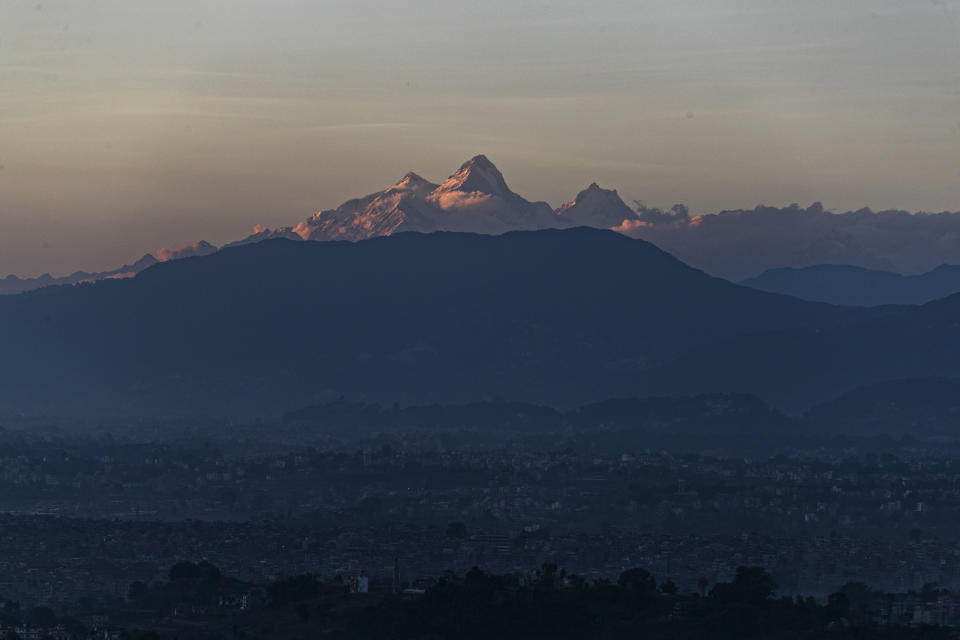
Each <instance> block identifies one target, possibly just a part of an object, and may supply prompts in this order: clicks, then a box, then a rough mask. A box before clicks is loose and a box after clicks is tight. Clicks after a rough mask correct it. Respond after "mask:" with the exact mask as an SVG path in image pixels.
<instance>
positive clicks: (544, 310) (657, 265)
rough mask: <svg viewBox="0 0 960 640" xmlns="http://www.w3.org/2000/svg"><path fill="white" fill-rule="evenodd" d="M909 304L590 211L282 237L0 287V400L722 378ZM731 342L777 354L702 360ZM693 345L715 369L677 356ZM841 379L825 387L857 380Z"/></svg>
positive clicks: (580, 395)
mask: <svg viewBox="0 0 960 640" xmlns="http://www.w3.org/2000/svg"><path fill="white" fill-rule="evenodd" d="M923 311H924V312H925V313H926V312H927V311H928V310H927V309H926V308H924V309H923ZM913 313H916V312H913ZM951 313H952V312H951ZM901 315H902V316H904V317H905V318H906V317H909V318H911V319H913V318H914V317H915V316H914V315H910V313H908V312H904V311H901V310H899V309H888V308H880V309H858V308H843V307H835V306H831V305H826V304H820V303H811V302H805V301H801V300H798V299H795V298H790V297H787V296H781V295H776V294H771V293H766V292H762V291H758V290H755V289H750V288H747V287H742V286H738V285H735V284H732V283H730V282H728V281H725V280H722V279H718V278H714V277H711V276H709V275H707V274H705V273H703V272H701V271H697V270H695V269H692V268H690V267H688V266H686V265H684V264H683V263H681V262H680V261H678V260H676V259H675V258H673V257H672V256H670V255H669V254H667V253H665V252H663V251H661V250H659V249H657V248H656V247H654V246H653V245H651V244H649V243H647V242H644V241H640V240H632V239H630V238H627V237H625V236H623V235H621V234H617V233H613V232H610V231H602V230H592V229H589V228H584V227H578V228H574V229H569V230H544V231H538V232H513V233H507V234H504V235H500V236H487V235H476V234H462V233H433V234H426V235H425V234H419V233H400V234H396V235H393V236H390V237H383V238H374V239H370V240H364V241H359V242H320V243H317V242H293V241H289V240H283V239H277V240H272V241H267V242H261V243H256V244H251V245H247V246H241V247H234V248H230V249H225V250H221V251H219V252H217V253H214V254H212V255H208V256H203V257H194V258H188V259H182V260H176V261H169V262H165V263H161V264H157V265H154V266H153V267H151V268H149V269H147V270H145V271H143V272H142V273H140V274H139V275H137V276H136V277H133V278H128V279H122V280H107V281H101V282H96V283H92V284H83V285H78V286H72V287H51V288H46V289H43V290H40V291H35V292H30V293H26V294H22V295H18V296H4V297H2V298H0V353H2V354H3V357H2V358H0V414H10V413H15V412H25V413H30V414H51V413H55V414H59V415H101V414H103V415H106V414H110V415H198V414H211V415H237V416H250V415H257V414H262V415H268V414H275V413H277V412H280V411H283V410H288V409H291V408H294V407H297V406H304V405H306V404H309V403H311V402H312V401H315V400H316V399H318V398H323V397H328V396H329V395H330V394H331V393H336V394H343V395H345V396H347V397H350V398H358V399H367V400H375V401H382V402H394V401H396V402H401V403H404V404H406V403H409V404H417V403H430V402H445V403H449V402H469V401H476V400H478V399H483V398H504V399H510V400H522V401H529V402H539V403H544V404H549V405H553V406H572V405H574V404H583V403H586V402H591V401H596V400H602V399H604V398H609V397H611V396H630V395H646V394H647V393H648V391H650V392H653V391H656V392H657V393H658V394H661V395H671V394H674V393H677V392H684V393H686V392H687V390H688V387H690V386H691V385H693V384H697V385H699V386H700V387H701V388H704V387H706V386H709V385H705V384H701V383H702V382H703V381H704V380H705V378H704V376H706V375H707V374H708V373H710V374H713V373H717V375H718V377H717V378H710V383H711V384H712V385H713V386H715V387H717V388H719V389H720V390H724V391H725V390H726V389H725V388H724V387H727V386H730V385H731V384H732V383H736V382H737V381H738V380H740V379H741V378H743V377H744V376H755V377H760V378H764V377H766V378H767V379H768V380H767V382H770V381H776V380H778V379H779V378H781V377H783V375H785V374H783V373H780V372H777V371H771V370H769V369H760V370H758V371H756V372H747V371H744V370H743V369H744V367H747V366H750V365H751V363H752V362H753V361H755V360H758V359H759V360H761V361H763V362H764V364H765V365H766V364H767V362H766V360H764V358H765V357H766V356H767V355H768V354H774V353H777V350H778V349H779V350H782V347H783V345H782V344H780V343H775V344H774V345H773V347H769V348H768V346H767V345H766V344H764V343H763V338H762V336H777V335H781V334H782V335H785V336H787V340H788V342H787V345H788V346H789V345H790V344H793V343H792V342H789V340H790V337H789V336H792V335H793V333H796V334H797V335H801V336H804V337H805V339H806V340H808V341H811V342H812V343H813V344H814V346H816V347H818V348H819V347H820V346H821V345H820V344H819V343H816V340H817V336H832V335H835V334H837V332H841V334H842V332H845V331H846V332H850V333H851V334H852V335H855V336H856V335H858V334H859V333H860V332H861V331H862V329H860V327H869V328H870V331H871V332H872V333H867V334H864V335H865V336H866V335H874V334H877V335H883V336H886V338H887V339H888V341H889V335H887V334H885V333H883V332H884V330H885V329H884V327H885V326H886V325H884V324H883V323H884V322H893V321H894V317H896V318H899V317H900V316H901ZM911 321H913V322H916V321H915V320H911ZM898 326H899V325H898ZM890 330H891V331H894V330H895V328H894V327H892V328H891V329H890ZM791 332H793V333H791ZM818 332H819V333H818ZM808 334H809V335H808ZM756 335H760V336H761V340H760V343H759V346H756V345H757V343H755V342H751V340H754V341H755V340H756V339H757V338H755V337H754V336H756ZM842 335H846V334H842ZM925 335H929V336H930V339H931V340H933V339H934V336H936V335H937V333H936V331H933V332H929V333H928V334H925ZM731 340H740V341H744V342H743V344H745V345H747V346H746V347H745V348H746V349H757V348H760V349H764V350H766V353H755V352H751V351H746V352H743V351H737V350H732V351H730V352H724V353H728V355H727V359H726V360H725V361H723V362H720V361H718V360H716V359H713V360H711V359H709V358H708V356H709V355H710V354H711V353H713V352H711V351H710V350H709V349H711V348H716V347H715V345H727V344H734V343H731V342H730V341H731ZM861 342H862V340H861ZM856 344H860V342H858V343H856ZM946 346H948V347H949V344H947V345H946ZM885 350H889V345H888V346H887V348H886V349H885ZM804 353H805V352H804ZM811 353H813V352H811ZM898 353H899V352H898ZM942 353H943V354H945V355H946V354H949V353H950V350H949V348H947V349H945V350H944V351H943V352H942ZM801 355H803V354H801ZM821 357H822V358H823V359H824V363H831V362H833V360H834V359H835V358H834V357H833V356H832V355H831V354H829V353H827V354H823V355H822V356H821ZM878 357H879V355H878ZM689 358H695V360H694V362H696V363H703V364H702V366H703V367H704V368H703V370H702V371H698V370H696V369H691V370H683V371H679V372H677V371H676V370H675V369H673V368H672V367H673V365H674V363H677V362H684V361H686V360H684V359H689ZM876 359H877V358H872V359H868V360H866V361H865V363H864V365H863V366H869V365H871V364H874V362H875V361H876ZM956 362H960V359H955V360H954V361H953V362H952V363H951V365H950V366H957V365H956ZM773 365H775V366H777V367H783V368H784V369H787V370H789V369H790V368H791V367H794V366H795V363H792V362H790V361H789V360H788V359H786V358H785V359H783V360H782V361H779V362H774V363H771V366H773ZM850 366H852V365H850ZM847 368H849V366H848V367H847ZM803 373H804V372H803V371H802V370H799V371H796V372H795V373H794V378H799V381H797V380H794V382H793V384H796V385H797V386H798V388H797V389H795V390H792V389H781V388H776V387H774V388H768V389H765V391H768V392H769V396H770V397H778V394H779V395H781V396H782V395H783V394H784V393H786V397H787V398H788V399H792V398H794V397H806V396H807V395H809V391H810V385H811V384H816V381H813V382H811V381H805V380H804V379H803ZM674 376H675V377H674ZM861 377H862V376H861ZM688 380H689V381H688ZM666 381H670V384H669V385H666ZM841 382H842V384H840V383H838V382H835V383H834V384H833V385H832V386H831V385H826V386H825V388H824V390H823V393H826V394H827V397H830V396H832V395H835V393H834V391H835V390H836V389H837V388H838V387H840V386H843V385H855V384H856V382H857V376H856V375H852V374H851V375H850V376H849V378H845V379H843V380H842V381H841ZM665 385H666V387H669V388H667V389H666V392H664V388H665ZM734 386H736V385H734ZM760 386H763V385H760ZM708 390H709V389H708ZM738 390H739V389H738ZM760 395H761V397H764V395H763V394H760ZM787 404H789V403H787Z"/></svg>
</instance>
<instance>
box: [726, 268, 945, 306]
mask: <svg viewBox="0 0 960 640" xmlns="http://www.w3.org/2000/svg"><path fill="white" fill-rule="evenodd" d="M740 284H742V285H744V286H746V287H753V288H754V289H760V290H762V291H770V292H772V293H782V294H785V295H788V296H795V297H797V298H802V299H803V300H812V301H816V302H829V303H830V304H845V305H857V306H866V307H869V306H875V305H881V304H923V303H925V302H930V301H931V300H936V299H937V298H943V297H946V296H949V295H952V294H954V293H957V292H960V266H956V265H947V264H944V265H940V266H939V267H937V268H936V269H934V270H932V271H928V272H927V273H924V274H921V275H916V276H904V275H900V274H899V273H893V272H891V271H879V270H874V269H864V268H862V267H854V266H850V265H835V264H822V265H816V266H812V267H804V268H802V269H792V268H786V267H785V268H782V269H768V270H767V271H764V272H763V273H761V274H760V275H759V276H757V277H755V278H749V279H747V280H744V281H742V282H741V283H740Z"/></svg>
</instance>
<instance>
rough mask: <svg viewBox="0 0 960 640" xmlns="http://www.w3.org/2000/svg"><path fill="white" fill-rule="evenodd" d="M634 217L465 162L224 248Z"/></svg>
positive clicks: (34, 284) (202, 247)
mask: <svg viewBox="0 0 960 640" xmlns="http://www.w3.org/2000/svg"><path fill="white" fill-rule="evenodd" d="M636 219H637V213H636V212H635V211H633V210H632V209H630V207H628V206H627V205H626V204H624V202H623V200H621V199H620V196H619V195H617V192H616V191H614V190H612V189H601V188H600V187H599V186H597V184H596V183H594V184H591V185H590V187H588V188H587V189H584V190H583V191H581V192H580V193H579V195H577V197H576V199H575V200H573V201H572V202H568V203H566V204H564V205H562V206H561V207H560V208H558V209H556V210H554V209H552V208H551V207H550V205H548V204H547V203H546V202H530V201H528V200H526V199H524V198H523V197H522V196H520V195H518V194H516V193H514V192H513V191H511V190H510V187H509V186H507V182H506V180H505V179H504V177H503V174H502V173H500V170H499V169H497V167H496V166H494V164H493V163H492V162H490V160H488V159H487V157H486V156H483V155H479V156H476V157H474V158H471V159H470V160H468V161H467V162H465V163H464V164H463V165H462V166H461V167H460V168H459V169H458V170H457V171H456V172H455V173H454V174H453V175H451V176H450V177H449V178H447V180H445V181H444V182H443V183H442V184H434V183H432V182H430V181H429V180H426V179H425V178H422V177H420V176H419V175H417V174H416V173H412V172H411V173H408V174H407V175H405V176H404V177H403V178H402V179H401V180H400V181H399V182H397V183H396V184H394V185H392V186H390V187H387V188H386V189H384V190H382V191H377V192H375V193H372V194H370V195H367V196H365V197H363V198H355V199H352V200H348V201H347V202H344V203H343V204H341V205H340V206H339V207H337V208H336V209H328V210H324V211H321V212H319V213H317V214H316V215H313V216H311V217H310V218H308V219H306V220H304V221H302V222H300V223H298V224H296V225H293V226H290V227H281V228H278V229H269V228H266V227H263V226H259V225H258V226H257V227H256V228H255V229H254V233H253V234H251V235H250V236H247V237H246V238H243V239H242V240H238V241H236V242H231V243H229V244H227V245H225V247H224V248H226V247H233V246H239V245H244V244H251V243H255V242H260V241H261V240H269V239H275V238H284V239H287V240H296V241H299V240H317V241H322V240H365V239H368V238H373V237H377V236H388V235H392V234H394V233H399V232H402V231H422V232H430V231H469V232H474V233H487V234H500V233H506V232H507V231H516V230H521V229H526V230H535V229H548V228H569V227H574V226H588V227H597V228H611V227H615V226H617V225H620V224H622V223H624V221H633V220H636ZM216 250H217V247H215V246H213V245H211V244H210V243H208V242H205V241H200V242H196V243H193V244H190V245H187V246H185V247H181V248H179V249H173V250H168V249H160V250H159V251H156V252H154V253H152V254H147V255H145V256H144V257H143V258H141V259H140V260H138V261H136V262H134V263H133V264H130V265H124V266H123V267H120V268H119V269H113V270H111V271H104V272H97V273H87V272H83V271H78V272H76V273H74V274H71V275H69V276H65V277H61V278H54V277H53V276H50V275H48V274H47V275H43V276H40V277H39V278H24V279H21V278H17V277H16V276H7V277H6V278H0V294H5V293H20V292H23V291H30V290H32V289H38V288H40V287H45V286H51V285H60V284H77V283H81V282H92V281H96V280H105V279H116V278H127V277H130V276H133V275H136V274H137V273H139V272H141V271H143V270H144V269H146V268H148V267H151V266H153V265H154V264H156V263H157V262H164V261H168V260H175V259H179V258H185V257H191V256H195V255H206V254H209V253H213V252H215V251H216Z"/></svg>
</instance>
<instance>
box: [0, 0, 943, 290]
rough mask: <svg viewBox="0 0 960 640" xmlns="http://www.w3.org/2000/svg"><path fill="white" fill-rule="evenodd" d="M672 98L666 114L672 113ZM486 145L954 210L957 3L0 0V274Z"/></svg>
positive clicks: (596, 164)
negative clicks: (22, 0)
mask: <svg viewBox="0 0 960 640" xmlns="http://www.w3.org/2000/svg"><path fill="white" fill-rule="evenodd" d="M691 115H692V117H690V116H691ZM477 153H485V154H487V155H488V156H489V157H490V158H491V159H492V160H493V161H494V162H495V163H497V164H498V166H500V168H501V169H502V170H503V172H504V173H505V175H506V177H507V180H508V181H509V182H510V184H511V186H512V187H513V188H514V190H516V191H517V192H519V193H521V194H522V195H524V196H526V197H527V198H530V199H542V200H547V201H548V202H550V203H551V204H553V205H554V206H557V205H559V204H561V203H562V202H563V201H565V200H568V199H570V198H572V197H573V196H574V195H575V194H576V192H577V191H578V190H579V189H580V188H582V187H584V186H586V185H587V184H589V183H590V182H591V181H594V180H596V181H598V182H599V183H600V184H601V185H602V186H608V187H615V188H617V189H619V191H620V192H621V194H622V195H623V196H624V198H625V199H626V200H628V201H629V200H630V199H633V198H638V199H642V200H644V201H645V202H648V203H650V204H656V205H670V204H672V203H674V202H684V203H687V204H688V205H690V207H691V208H692V210H693V211H694V212H697V213H704V212H709V211H715V210H719V209H722V208H734V207H749V206H753V205H755V204H757V203H758V202H766V203H769V204H784V205H785V204H789V203H790V202H794V201H796V202H800V203H809V202H810V201H813V200H822V201H823V202H824V204H825V205H826V206H828V207H836V208H839V209H846V208H856V207H860V206H864V205H869V206H872V207H874V208H884V207H897V208H906V209H910V210H919V209H925V210H942V209H951V210H958V209H960V2H958V1H957V0H916V1H910V0H905V1H903V0H902V1H892V0H834V1H832V2H823V1H820V0H804V1H803V2H797V1H796V0H791V1H786V0H764V1H759V0H710V1H701V2H694V1H693V0H670V1H663V2H654V1H650V2H647V1H642V0H635V1H631V2H626V1H620V2H616V1H613V0H592V1H591V2H570V1H536V2H534V1H531V2H525V1H523V0H511V1H505V0H485V1H484V2H476V1H459V0H457V1H446V2H439V1H431V0H407V1H406V2H397V1H391V2H387V1H373V0H367V1H364V0H351V1H329V0H328V1H324V0H312V1H306V0H191V1H189V2H188V1H186V0H184V1H182V2H181V1H173V0H171V1H169V2H157V1H155V0H150V1H146V0H60V1H57V0H39V1H37V0H34V1H30V2H21V1H20V0H5V1H4V2H2V3H0V165H2V169H0V229H2V233H0V274H5V273H11V272H13V273H20V274H25V275H31V274H37V273H40V272H43V271H51V272H54V273H56V274H62V273H65V272H69V271H72V270H74V269H78V268H84V269H102V268H109V267H114V266H117V265H118V264H119V263H121V262H123V261H126V260H130V259H134V258H136V257H137V256H139V255H141V254H143V253H145V252H147V251H151V250H153V249H156V248H157V247H159V246H173V245H178V244H184V243H187V242H191V241H194V240H198V239H200V238H203V239H206V240H209V241H211V242H214V243H222V242H225V241H228V240H232V239H236V238H238V237H241V236H243V235H244V234H245V233H246V232H247V231H248V230H249V229H250V227H252V226H253V225H254V224H257V223H261V224H267V225H271V226H277V225H285V224H293V223H295V222H297V221H299V220H301V219H303V218H305V217H307V216H308V215H310V214H311V213H313V212H314V211H316V210H319V209H322V208H328V207H332V206H335V205H337V204H339V203H340V202H341V201H343V200H345V199H347V198H349V197H353V196H358V195H363V194H365V193H368V192H371V191H374V190H377V189H379V188H382V187H384V186H387V185H389V184H391V183H392V182H394V181H396V180H397V179H398V178H399V177H400V176H402V175H403V174H404V173H406V172H407V171H410V170H414V171H417V172H419V173H421V174H423V175H424V176H426V177H428V178H431V179H433V180H437V181H439V180H442V179H443V178H445V177H446V176H447V175H448V174H449V173H451V172H452V171H454V170H455V169H456V168H457V166H458V165H459V164H460V162H462V161H463V160H465V159H466V158H468V157H470V156H472V155H475V154H477Z"/></svg>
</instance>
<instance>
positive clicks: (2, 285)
mask: <svg viewBox="0 0 960 640" xmlns="http://www.w3.org/2000/svg"><path fill="white" fill-rule="evenodd" d="M216 250H217V248H216V247H215V246H213V245H212V244H210V243H209V242H206V241H204V240H201V241H200V242H194V243H192V244H188V245H186V246H183V247H177V248H175V249H157V250H156V251H154V252H153V253H148V254H145V255H144V256H143V257H142V258H140V259H139V260H137V261H136V262H133V263H131V264H125V265H123V266H122V267H119V268H117V269H111V270H109V271H96V272H87V271H76V272H74V273H71V274H70V275H68V276H61V277H54V276H52V275H50V274H49V273H45V274H43V275H42V276H37V277H36V278H18V277H17V276H13V275H9V276H6V277H4V278H0V295H3V294H12V293H22V292H24V291H33V290H34V289H40V288H42V287H50V286H56V285H64V284H81V283H84V282H96V281H97V280H116V279H122V278H131V277H133V276H135V275H137V274H138V273H140V272H141V271H143V270H144V269H148V268H150V267H152V266H153V265H155V264H157V263H159V262H168V261H170V260H179V259H181V258H192V257H194V256H205V255H209V254H211V253H213V252H215V251H216Z"/></svg>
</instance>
